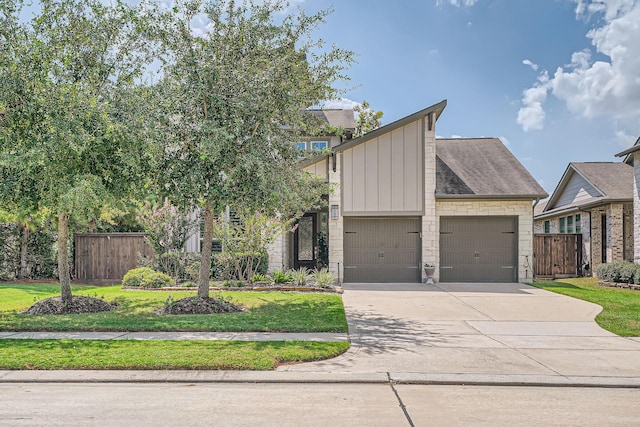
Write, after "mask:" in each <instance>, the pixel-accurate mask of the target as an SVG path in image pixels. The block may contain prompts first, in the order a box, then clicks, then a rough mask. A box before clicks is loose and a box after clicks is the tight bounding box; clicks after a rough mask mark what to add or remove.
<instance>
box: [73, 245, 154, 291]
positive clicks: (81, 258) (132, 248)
mask: <svg viewBox="0 0 640 427" xmlns="http://www.w3.org/2000/svg"><path fill="white" fill-rule="evenodd" d="M145 237H146V234H145V233H87V234H75V235H74V236H73V246H74V265H75V280H77V281H80V282H89V283H102V284H107V283H118V282H120V281H121V280H122V278H123V277H124V275H125V274H126V273H127V271H129V270H131V269H132V268H135V267H136V264H137V262H138V257H139V256H140V255H143V256H146V257H153V249H152V248H151V247H150V246H149V245H148V244H147V242H146V241H145Z"/></svg>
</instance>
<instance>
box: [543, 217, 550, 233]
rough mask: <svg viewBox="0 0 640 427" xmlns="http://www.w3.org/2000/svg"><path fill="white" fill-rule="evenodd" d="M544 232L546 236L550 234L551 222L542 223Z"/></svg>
mask: <svg viewBox="0 0 640 427" xmlns="http://www.w3.org/2000/svg"><path fill="white" fill-rule="evenodd" d="M544 232H545V233H547V234H549V233H551V222H549V220H546V221H545V222H544Z"/></svg>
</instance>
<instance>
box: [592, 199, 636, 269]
mask: <svg viewBox="0 0 640 427" xmlns="http://www.w3.org/2000/svg"><path fill="white" fill-rule="evenodd" d="M625 212H626V214H625ZM603 215H606V217H607V223H606V226H607V241H606V242H603V241H602V216H603ZM625 217H626V218H625ZM632 229H633V218H631V213H630V206H625V205H624V204H622V203H612V204H610V205H606V206H603V207H599V208H595V209H593V210H591V240H592V253H591V262H592V264H593V266H592V267H593V268H592V271H595V269H596V267H597V266H598V265H599V264H602V262H604V261H605V260H603V259H602V247H603V245H605V246H604V247H605V248H606V256H607V257H606V262H619V261H624V260H625V259H627V260H631V257H630V255H631V253H632V251H633V248H634V245H633V244H632V243H630V240H631V236H630V234H631V230H632ZM625 232H626V236H625Z"/></svg>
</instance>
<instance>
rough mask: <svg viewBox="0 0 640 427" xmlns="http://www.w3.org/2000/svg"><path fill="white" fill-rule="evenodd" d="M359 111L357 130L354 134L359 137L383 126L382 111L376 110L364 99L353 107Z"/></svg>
mask: <svg viewBox="0 0 640 427" xmlns="http://www.w3.org/2000/svg"><path fill="white" fill-rule="evenodd" d="M353 110H354V111H355V112H356V113H357V118H356V130H355V132H354V133H353V136H354V137H356V138H358V137H361V136H362V135H365V134H367V133H369V132H371V131H372V130H375V129H378V128H379V127H380V126H382V116H383V115H384V113H383V112H382V111H375V110H373V109H371V106H370V105H369V103H368V102H367V101H362V104H361V105H356V106H355V107H354V109H353Z"/></svg>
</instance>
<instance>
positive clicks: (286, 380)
mask: <svg viewBox="0 0 640 427" xmlns="http://www.w3.org/2000/svg"><path fill="white" fill-rule="evenodd" d="M12 383H13V384H16V383H122V384H126V383H139V384H140V383H143V384H162V383H164V384H171V383H192V384H207V383H209V384H211V383H228V384H246V383H254V384H394V385H401V386H402V385H434V386H491V387H579V388H634V389H638V388H640V378H636V377H579V376H561V375H496V374H457V373H450V374H426V373H406V372H403V373H393V372H344V373H331V372H329V373H327V372H288V371H95V370H91V371H88V370H87V371H82V370H69V371H18V370H16V371H6V370H5V371H0V384H12Z"/></svg>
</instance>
